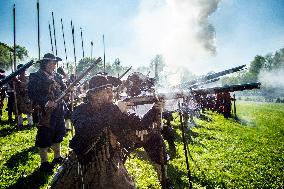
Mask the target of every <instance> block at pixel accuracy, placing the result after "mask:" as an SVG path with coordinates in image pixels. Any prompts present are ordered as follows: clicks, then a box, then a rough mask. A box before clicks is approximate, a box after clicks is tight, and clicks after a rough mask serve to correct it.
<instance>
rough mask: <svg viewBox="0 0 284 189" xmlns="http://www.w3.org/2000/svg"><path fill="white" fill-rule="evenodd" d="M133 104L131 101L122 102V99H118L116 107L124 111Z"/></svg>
mask: <svg viewBox="0 0 284 189" xmlns="http://www.w3.org/2000/svg"><path fill="white" fill-rule="evenodd" d="M133 105H134V104H133V103H132V102H123V101H119V102H118V103H117V106H118V108H119V109H120V111H121V112H122V113H126V112H127V111H128V110H129V109H131V108H132V106H133Z"/></svg>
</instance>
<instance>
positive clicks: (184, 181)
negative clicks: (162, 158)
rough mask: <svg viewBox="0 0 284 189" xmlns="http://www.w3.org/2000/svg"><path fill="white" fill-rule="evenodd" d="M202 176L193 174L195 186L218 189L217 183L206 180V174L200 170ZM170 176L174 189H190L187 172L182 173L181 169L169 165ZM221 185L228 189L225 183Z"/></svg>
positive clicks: (192, 180) (192, 179)
mask: <svg viewBox="0 0 284 189" xmlns="http://www.w3.org/2000/svg"><path fill="white" fill-rule="evenodd" d="M199 172H201V175H197V174H193V173H191V182H192V183H193V184H198V185H201V186H202V187H206V188H209V189H211V188H212V189H213V188H216V187H217V186H216V182H214V180H209V179H207V178H206V175H205V174H204V172H202V171H201V170H199ZM168 176H169V178H170V181H171V183H172V185H173V186H174V188H188V187H189V179H188V176H187V171H182V170H181V169H179V168H176V167H175V166H173V165H171V164H169V165H168ZM218 185H221V188H227V187H226V185H225V183H224V182H221V183H218Z"/></svg>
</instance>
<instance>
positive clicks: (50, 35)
mask: <svg viewBox="0 0 284 189" xmlns="http://www.w3.org/2000/svg"><path fill="white" fill-rule="evenodd" d="M48 28H49V37H50V44H51V51H52V53H53V54H54V50H53V42H52V34H51V28H50V23H49V22H48Z"/></svg>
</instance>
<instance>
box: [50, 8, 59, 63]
mask: <svg viewBox="0 0 284 189" xmlns="http://www.w3.org/2000/svg"><path fill="white" fill-rule="evenodd" d="M51 15H52V24H53V37H54V46H55V56H57V46H56V35H55V24H54V14H53V12H51ZM57 66H58V65H57Z"/></svg>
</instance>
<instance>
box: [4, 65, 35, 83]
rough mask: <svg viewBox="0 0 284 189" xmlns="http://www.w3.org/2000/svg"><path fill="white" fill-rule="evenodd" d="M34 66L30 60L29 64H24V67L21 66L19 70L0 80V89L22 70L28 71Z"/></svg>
mask: <svg viewBox="0 0 284 189" xmlns="http://www.w3.org/2000/svg"><path fill="white" fill-rule="evenodd" d="M33 64H34V61H33V60H31V61H30V62H28V63H26V64H25V65H23V66H22V67H21V68H19V69H17V70H15V71H14V72H12V73H11V74H10V75H8V76H7V77H5V78H4V79H2V80H1V81H0V87H2V86H3V85H5V84H6V83H8V82H9V81H10V80H11V79H13V78H14V77H16V76H17V75H19V74H20V73H22V72H23V71H24V70H26V69H28V68H29V67H31V66H32V65H33Z"/></svg>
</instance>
